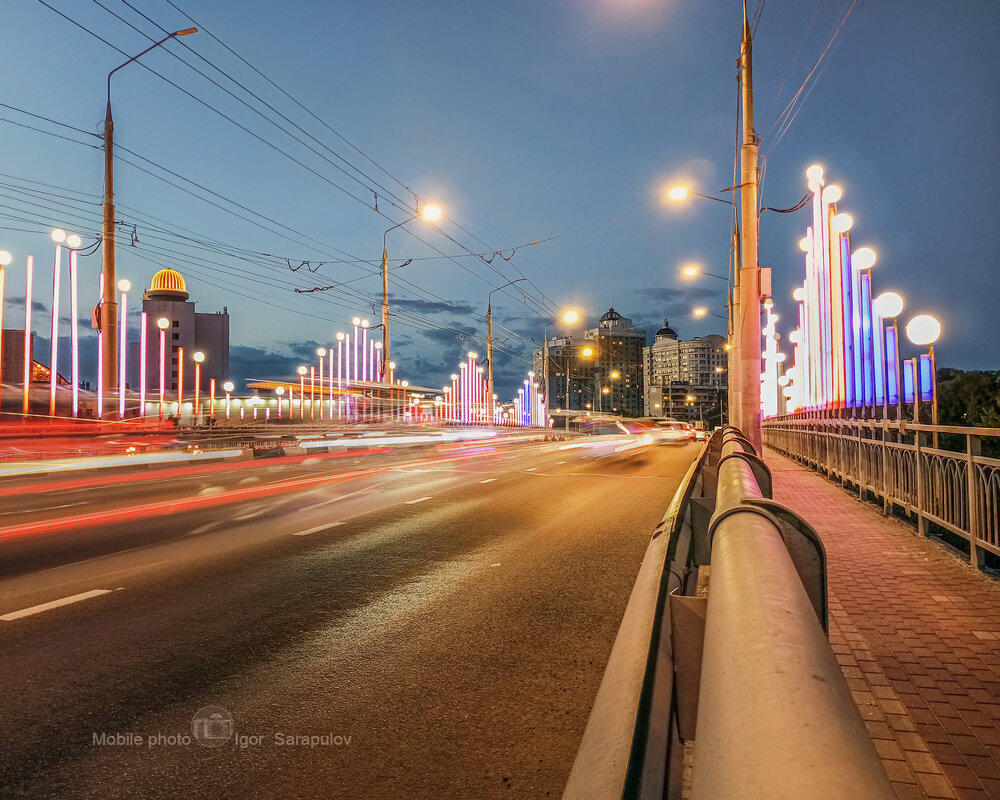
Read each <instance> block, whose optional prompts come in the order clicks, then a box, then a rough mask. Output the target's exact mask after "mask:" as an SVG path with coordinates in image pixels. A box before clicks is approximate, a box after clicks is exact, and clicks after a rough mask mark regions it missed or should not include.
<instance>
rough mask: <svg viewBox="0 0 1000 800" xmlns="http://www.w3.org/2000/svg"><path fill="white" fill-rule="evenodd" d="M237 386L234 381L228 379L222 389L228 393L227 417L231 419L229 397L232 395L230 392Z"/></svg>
mask: <svg viewBox="0 0 1000 800" xmlns="http://www.w3.org/2000/svg"><path fill="white" fill-rule="evenodd" d="M235 388H236V387H235V386H234V385H233V382H232V381H226V382H225V383H224V384H222V390H223V391H224V392H225V393H226V419H229V403H230V401H229V397H230V393H231V392H232V391H233V389H235Z"/></svg>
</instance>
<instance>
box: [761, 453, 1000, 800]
mask: <svg viewBox="0 0 1000 800" xmlns="http://www.w3.org/2000/svg"><path fill="white" fill-rule="evenodd" d="M765 458H766V460H767V463H768V464H769V465H770V467H771V471H772V473H773V476H774V495H775V500H777V501H778V502H780V503H783V504H784V505H786V506H788V507H789V508H792V509H793V510H795V511H796V512H797V513H798V514H800V515H801V516H802V517H803V518H804V519H805V520H807V521H808V522H809V523H810V524H811V525H812V526H813V527H814V528H816V530H817V532H818V533H819V534H820V536H821V537H822V539H823V543H824V544H825V546H826V552H827V562H828V577H829V594H830V641H831V643H832V645H833V649H834V651H835V652H836V653H837V658H838V660H839V661H840V664H841V666H842V668H843V670H844V675H845V676H846V677H847V681H848V683H849V684H850V686H851V689H852V692H853V694H854V699H855V701H856V702H857V704H858V708H859V709H860V711H861V715H862V716H863V717H864V719H865V720H866V725H867V726H868V730H869V732H870V733H871V736H872V739H873V740H874V742H875V746H876V748H877V749H878V752H879V755H880V756H881V757H882V763H883V764H884V765H885V769H886V772H887V773H888V775H889V778H890V780H891V781H892V785H893V787H894V788H895V790H896V795H897V797H899V798H900V800H910V798H961V799H962V800H965V798H969V799H970V800H971V798H983V800H985V799H986V798H997V799H998V800H1000V580H995V579H993V578H991V577H988V576H986V575H984V574H982V573H980V572H978V571H977V570H975V569H973V568H972V567H971V566H969V565H968V564H967V563H966V562H964V561H962V560H961V558H960V557H958V556H956V555H955V554H954V553H953V552H951V551H949V550H948V549H947V548H945V546H944V545H942V544H939V543H937V542H936V541H934V540H931V539H925V538H922V537H920V536H918V535H917V533H916V530H915V529H914V528H912V527H910V526H908V525H906V524H905V523H902V522H900V521H898V520H894V519H887V518H885V517H883V516H882V514H881V512H880V510H879V509H878V508H876V507H875V506H873V505H870V504H867V503H862V502H861V501H859V500H858V498H857V496H856V495H852V494H850V493H849V492H848V491H847V490H845V489H844V488H842V487H840V486H839V485H837V484H835V483H832V482H831V481H828V480H827V479H825V478H823V477H820V476H819V475H817V474H816V473H813V472H811V471H807V470H805V469H803V468H802V467H800V466H798V465H797V464H795V463H794V462H792V461H790V460H788V459H786V458H783V457H782V456H779V455H777V454H776V453H774V452H773V451H770V450H768V451H767V452H766V453H765Z"/></svg>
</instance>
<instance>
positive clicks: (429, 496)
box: [406, 495, 432, 506]
mask: <svg viewBox="0 0 1000 800" xmlns="http://www.w3.org/2000/svg"><path fill="white" fill-rule="evenodd" d="M431 497H432V496H431V495H427V497H418V498H417V499H416V500H407V501H406V505H408V506H412V505H416V504H417V503H422V502H424V500H430V499H431Z"/></svg>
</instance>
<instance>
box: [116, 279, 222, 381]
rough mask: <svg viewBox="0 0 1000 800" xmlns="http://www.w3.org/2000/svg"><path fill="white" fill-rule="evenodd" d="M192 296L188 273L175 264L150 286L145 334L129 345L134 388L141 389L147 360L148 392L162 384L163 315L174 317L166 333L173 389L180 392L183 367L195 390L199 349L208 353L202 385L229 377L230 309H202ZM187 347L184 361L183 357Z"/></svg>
mask: <svg viewBox="0 0 1000 800" xmlns="http://www.w3.org/2000/svg"><path fill="white" fill-rule="evenodd" d="M188 297H189V294H188V290H187V286H186V284H185V282H184V278H183V276H182V275H181V274H180V273H179V272H177V271H176V270H172V269H162V270H160V271H159V272H157V273H156V274H155V275H154V276H153V279H152V281H151V282H150V286H149V289H147V290H146V291H145V292H144V293H143V295H142V316H141V320H142V322H141V327H142V329H143V330H142V334H141V340H140V341H139V342H132V343H130V348H129V369H128V383H129V386H130V387H131V388H132V390H133V391H136V390H138V389H139V387H140V384H141V383H142V379H141V376H142V374H143V368H142V366H143V360H145V389H146V392H147V394H149V395H152V394H154V393H155V392H156V391H158V390H159V358H160V351H159V336H160V329H159V328H158V327H157V320H159V319H161V318H165V319H166V320H168V322H169V325H168V326H167V328H165V334H164V341H165V362H166V363H165V368H164V382H165V389H166V390H167V391H168V392H170V393H175V392H177V390H178V387H179V381H180V379H181V373H183V376H184V387H183V389H184V392H185V394H186V395H188V396H190V395H191V394H192V393H193V392H194V374H195V369H194V366H195V365H194V360H193V357H194V354H195V352H198V351H200V352H202V353H204V354H205V360H204V362H203V363H202V365H201V369H200V374H201V390H202V391H205V390H206V389H207V388H208V387H209V383H210V381H211V380H212V379H213V378H214V379H215V380H216V381H217V382H218V383H219V384H221V383H222V382H223V381H226V380H228V379H229V312H228V309H226V308H223V310H222V311H221V312H217V313H215V314H203V313H199V312H197V311H195V304H194V302H193V301H191V300H189V299H188ZM143 343H145V348H143ZM181 350H183V359H184V363H183V365H182V364H181V362H180V359H181ZM143 356H145V359H143Z"/></svg>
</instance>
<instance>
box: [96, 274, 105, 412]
mask: <svg viewBox="0 0 1000 800" xmlns="http://www.w3.org/2000/svg"><path fill="white" fill-rule="evenodd" d="M97 286H98V294H97V297H98V303H97V308H98V311H97V313H98V314H100V313H101V302H102V301H103V298H104V273H101V276H100V278H98V280H97ZM98 319H100V317H98ZM103 387H104V331H103V330H98V331H97V418H98V419H101V418H103V417H104V389H103Z"/></svg>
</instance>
